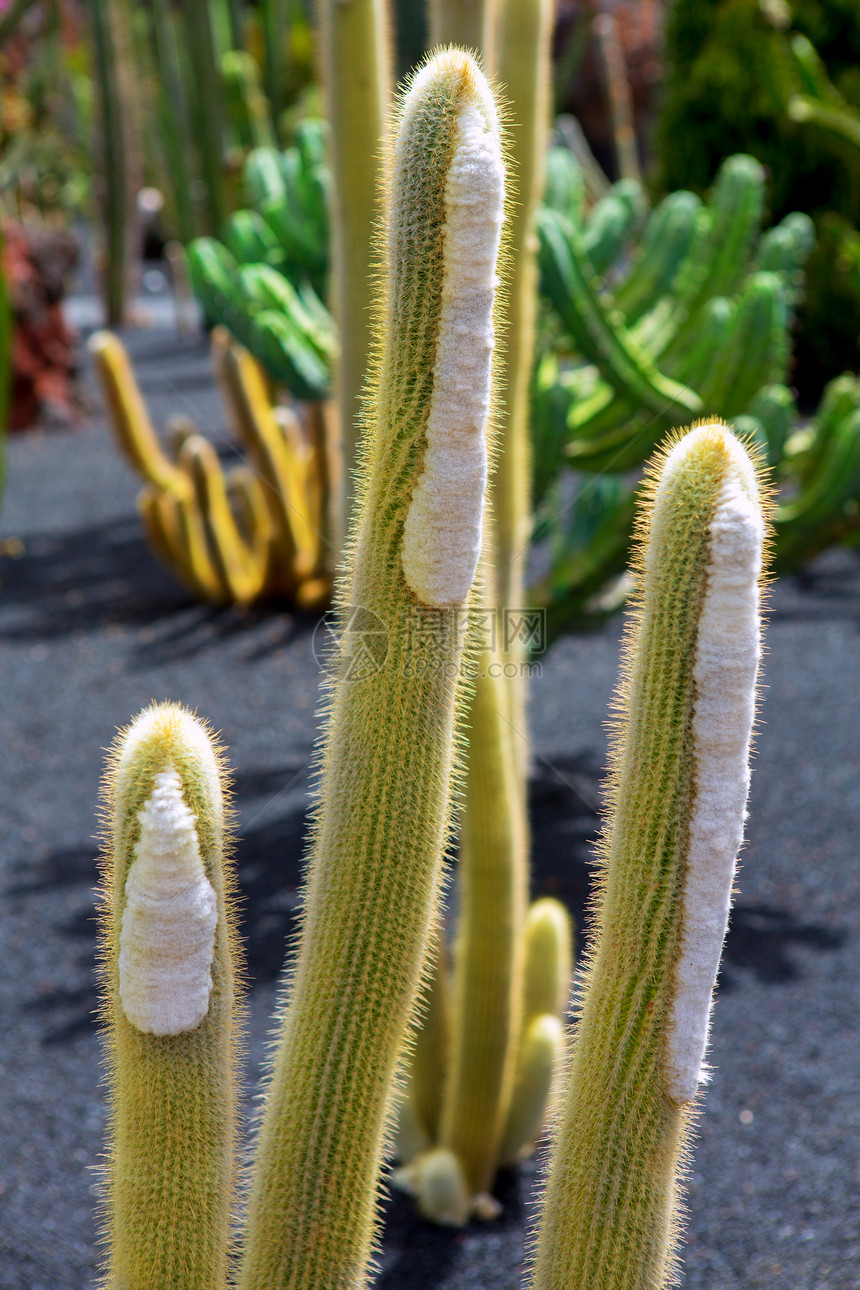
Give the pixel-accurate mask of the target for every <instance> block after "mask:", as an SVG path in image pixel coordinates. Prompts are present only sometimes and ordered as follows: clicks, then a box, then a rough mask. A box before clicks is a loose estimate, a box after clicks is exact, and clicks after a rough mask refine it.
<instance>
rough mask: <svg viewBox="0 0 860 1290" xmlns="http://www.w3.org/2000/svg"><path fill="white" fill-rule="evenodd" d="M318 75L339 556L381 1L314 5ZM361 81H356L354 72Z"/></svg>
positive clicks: (365, 257) (357, 371)
mask: <svg viewBox="0 0 860 1290" xmlns="http://www.w3.org/2000/svg"><path fill="white" fill-rule="evenodd" d="M317 15H318V24H319V37H320V39H319V50H320V57H321V62H322V66H321V73H322V82H323V89H324V92H325V100H326V115H327V117H328V120H329V125H330V127H331V131H330V135H329V139H330V146H331V155H330V162H331V168H332V180H333V182H332V187H331V201H332V212H331V214H332V225H333V239H332V261H333V264H332V284H333V296H334V299H333V312H334V314H335V317H336V318H337V322H338V327H339V334H340V341H341V349H340V357H339V360H338V364H337V373H336V387H337V396H336V397H337V405H338V410H339V419H340V436H341V445H342V450H343V463H344V466H343V478H342V484H343V496H342V497H341V498H340V499H339V504H338V505H337V506H336V507H335V508H334V509H335V513H336V515H337V528H336V530H335V532H333V534H332V541H333V543H334V546H335V548H336V549H337V550H339V549H340V546H341V542H342V538H343V534H344V533H345V532H346V523H347V520H348V518H349V514H350V510H351V507H352V493H353V487H354V483H355V470H356V449H357V446H358V435H359V428H360V421H361V417H360V406H361V393H362V388H363V384H364V375H365V369H366V367H367V363H368V358H369V355H370V327H371V317H370V304H371V299H372V291H371V277H370V267H369V266H370V264H371V263H372V260H373V248H374V229H375V227H376V223H377V221H378V219H379V216H380V214H381V212H380V209H379V185H378V165H379V159H380V156H381V152H382V146H383V144H384V141H385V135H386V124H387V119H388V113H389V108H390V104H391V95H392V87H391V84H390V70H389V68H390V57H389V31H388V17H387V6H386V5H385V3H384V0H317ZM357 67H358V68H360V69H361V70H360V74H358V75H357V74H356V68H357Z"/></svg>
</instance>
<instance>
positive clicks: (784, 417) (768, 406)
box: [747, 383, 797, 469]
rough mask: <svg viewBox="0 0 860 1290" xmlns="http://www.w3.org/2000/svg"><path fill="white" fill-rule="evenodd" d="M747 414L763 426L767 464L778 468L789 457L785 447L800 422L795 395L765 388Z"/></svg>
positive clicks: (775, 387) (780, 387)
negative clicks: (793, 429) (793, 428)
mask: <svg viewBox="0 0 860 1290" xmlns="http://www.w3.org/2000/svg"><path fill="white" fill-rule="evenodd" d="M747 411H748V413H749V415H750V416H751V417H755V418H756V420H757V421H758V422H759V423H760V425H761V427H762V430H763V432H764V437H765V452H766V454H767V464H768V465H769V466H771V467H772V468H774V469H775V468H776V467H777V466H779V465H780V463H781V462H782V460H783V458H784V456H785V445H786V442H787V440H788V437H789V435H790V434H791V429H792V426H793V425H794V424H795V422H796V421H797V405H796V403H795V401H794V395H793V394H792V392H791V390H790V389H788V387H787V386H785V385H780V384H778V383H776V384H772V385H763V386H762V387H761V389H760V390H759V391H758V393H757V394H756V395H755V397H754V398H753V399H752V400H751V401H750V404H749V406H748V408H747Z"/></svg>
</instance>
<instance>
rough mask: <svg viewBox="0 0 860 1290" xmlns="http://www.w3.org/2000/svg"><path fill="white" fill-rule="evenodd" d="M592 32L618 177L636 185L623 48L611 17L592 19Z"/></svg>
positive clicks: (603, 15)
mask: <svg viewBox="0 0 860 1290" xmlns="http://www.w3.org/2000/svg"><path fill="white" fill-rule="evenodd" d="M591 29H592V31H593V32H594V36H595V39H596V41H597V51H598V54H599V55H600V64H601V67H602V69H603V80H604V84H605V85H606V97H607V99H608V100H609V117H610V120H611V122H612V144H613V148H614V151H615V163H616V165H617V166H618V174H619V175H620V177H621V178H622V179H635V180H637V181H638V180H639V179H640V177H641V175H640V170H639V154H638V152H637V150H636V133H635V130H634V128H633V96H632V94H631V92H630V79H629V77H628V75H627V63H626V59H625V57H624V46H623V45H622V43H621V40H620V39H619V35H618V24H617V22H616V21H615V19H614V18H613V16H612V14H611V13H600V14H598V15H597V17H596V18H595V19H594V22H593V23H592V27H591Z"/></svg>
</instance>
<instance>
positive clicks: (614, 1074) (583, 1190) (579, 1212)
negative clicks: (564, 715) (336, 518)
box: [533, 423, 765, 1290]
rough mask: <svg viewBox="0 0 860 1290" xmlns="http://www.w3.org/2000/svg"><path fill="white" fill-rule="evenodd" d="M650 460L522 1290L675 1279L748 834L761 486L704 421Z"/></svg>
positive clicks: (725, 434) (642, 1287)
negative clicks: (591, 912) (605, 791)
mask: <svg viewBox="0 0 860 1290" xmlns="http://www.w3.org/2000/svg"><path fill="white" fill-rule="evenodd" d="M658 468H659V469H658V470H656V471H655V472H654V473H653V474H652V478H651V493H650V498H649V499H648V502H647V506H646V509H645V515H644V519H643V520H642V521H641V523H640V552H639V558H638V563H637V573H638V577H639V582H640V594H639V600H638V604H637V608H636V611H635V614H634V615H633V617H632V620H631V623H630V626H629V628H628V633H627V637H626V641H625V647H624V664H623V679H622V684H621V689H620V693H619V697H618V700H617V705H616V706H617V722H616V730H615V737H614V746H613V753H612V772H611V780H610V788H609V807H610V817H609V822H608V824H607V826H606V830H605V833H604V837H603V843H602V848H601V857H602V871H601V882H600V893H599V899H598V903H597V908H596V913H597V931H596V937H595V940H594V942H593V945H592V948H591V951H590V955H589V961H588V965H587V972H586V979H585V982H584V986H583V992H582V998H581V1003H580V1007H579V1015H578V1020H577V1024H576V1031H575V1037H574V1043H573V1052H572V1057H571V1061H570V1066H569V1070H568V1073H567V1080H566V1089H565V1091H564V1093H563V1101H562V1110H561V1115H560V1119H559V1125H558V1130H557V1133H556V1139H555V1143H554V1148H553V1155H552V1162H551V1169H550V1176H549V1182H548V1185H547V1190H546V1197H545V1209H544V1217H543V1225H542V1229H541V1235H540V1240H539V1244H538V1249H537V1256H536V1262H535V1270H534V1282H533V1284H534V1286H535V1288H536V1290H646V1288H647V1290H658V1288H660V1287H663V1286H666V1285H668V1284H670V1283H671V1274H672V1269H673V1264H674V1259H675V1250H676V1245H677V1237H678V1202H679V1190H680V1181H679V1179H680V1173H681V1171H682V1170H683V1167H684V1163H685V1155H686V1153H687V1152H688V1150H689V1133H690V1126H691V1121H692V1117H693V1111H694V1103H695V1099H696V1095H697V1090H698V1088H699V1085H700V1082H701V1080H702V1078H703V1074H702V1071H703V1060H704V1056H705V1050H706V1045H707V1036H708V1026H709V1019H710V1009H711V995H712V991H713V986H714V982H715V979H716V973H717V968H718V964H719V959H720V952H721V948H722V941H723V936H724V934H725V929H726V922H727V917H728V911H729V904H730V899H731V892H732V883H733V878H734V872H735V860H736V856H737V851H738V848H739V847H740V845H741V841H742V837H743V823H744V817H745V806H746V799H747V792H748V788H749V746H750V737H751V730H752V724H753V718H754V712H755V694H756V678H757V673H758V666H759V658H760V622H759V584H760V579H761V572H762V543H763V539H764V531H765V525H764V519H763V511H762V506H763V503H762V497H761V489H762V484H761V481H760V480H759V478H758V477H757V471H756V467H755V466H754V465H753V463H752V461H751V460H750V458H749V456H748V455H747V453H746V451H745V449H744V447H743V446H742V444H741V443H740V441H739V440H737V439H736V438H735V437H734V436H733V435H732V434H731V432H730V431H729V430H728V429H727V428H726V427H725V426H723V425H722V424H719V423H710V424H703V425H700V426H698V427H696V428H694V429H693V430H692V431H691V432H690V433H688V434H687V435H686V436H685V437H683V438H681V439H678V440H677V441H675V442H674V443H671V444H670V446H669V448H668V450H667V451H665V452H664V453H663V454H662V455H661V457H660V458H659V461H658Z"/></svg>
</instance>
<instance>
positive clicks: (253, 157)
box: [244, 148, 287, 206]
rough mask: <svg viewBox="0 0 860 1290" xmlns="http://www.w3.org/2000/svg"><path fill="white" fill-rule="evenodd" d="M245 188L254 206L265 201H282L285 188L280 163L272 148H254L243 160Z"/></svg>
mask: <svg viewBox="0 0 860 1290" xmlns="http://www.w3.org/2000/svg"><path fill="white" fill-rule="evenodd" d="M244 178H245V187H246V188H247V190H248V196H249V197H250V199H251V201H252V202H253V204H254V205H255V206H260V205H261V204H262V203H263V202H264V201H266V200H267V199H272V200H274V201H283V200H284V199H285V198H286V193H287V187H286V184H285V182H284V175H283V172H282V170H281V161H280V156H279V154H278V152H277V151H276V150H275V149H274V148H254V150H253V151H252V152H249V153H248V156H247V157H246V159H245V176H244Z"/></svg>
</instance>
